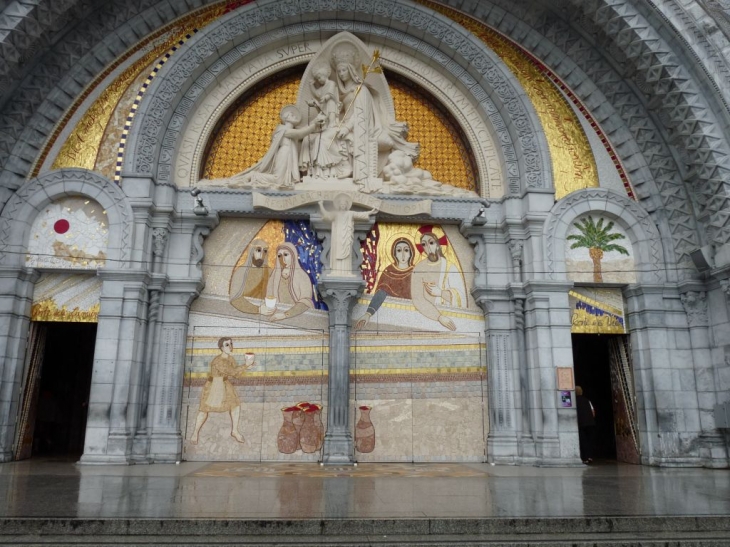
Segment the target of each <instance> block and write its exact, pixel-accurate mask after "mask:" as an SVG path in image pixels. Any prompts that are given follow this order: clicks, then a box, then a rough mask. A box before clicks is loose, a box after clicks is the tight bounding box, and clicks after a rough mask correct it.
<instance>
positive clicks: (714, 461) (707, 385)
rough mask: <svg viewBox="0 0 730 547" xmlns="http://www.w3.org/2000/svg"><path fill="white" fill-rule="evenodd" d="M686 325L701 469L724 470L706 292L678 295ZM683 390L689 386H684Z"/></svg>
mask: <svg viewBox="0 0 730 547" xmlns="http://www.w3.org/2000/svg"><path fill="white" fill-rule="evenodd" d="M679 298H680V301H681V302H682V306H683V307H684V311H685V313H686V314H687V324H688V326H689V342H690V346H691V348H692V365H693V367H694V380H695V386H694V387H695V388H696V390H697V406H698V409H699V426H700V430H701V431H700V457H701V458H702V460H703V465H704V466H705V467H727V466H728V454H727V449H726V447H725V439H724V438H723V436H722V435H721V434H720V432H719V431H718V430H717V429H716V428H715V417H714V408H715V405H716V404H717V403H718V400H717V387H716V385H715V373H714V370H713V368H714V367H713V366H712V350H711V348H710V330H709V314H708V306H707V293H706V292H705V291H701V290H688V291H685V292H681V293H680V295H679ZM684 387H685V388H688V387H691V386H684Z"/></svg>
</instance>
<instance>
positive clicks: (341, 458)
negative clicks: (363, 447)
mask: <svg viewBox="0 0 730 547" xmlns="http://www.w3.org/2000/svg"><path fill="white" fill-rule="evenodd" d="M322 463H324V464H325V465H352V464H354V463H355V459H354V456H353V442H352V435H350V433H349V432H344V433H342V432H341V433H333V434H329V433H327V434H326V435H325V436H324V450H323V451H322Z"/></svg>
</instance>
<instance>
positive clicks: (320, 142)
mask: <svg viewBox="0 0 730 547" xmlns="http://www.w3.org/2000/svg"><path fill="white" fill-rule="evenodd" d="M280 117H281V124H280V125H278V126H277V128H276V129H275V130H274V133H273V135H272V138H271V146H270V147H269V150H268V152H266V154H265V155H264V157H263V158H262V159H261V161H259V162H258V163H257V164H255V165H253V166H252V167H250V168H248V169H246V170H245V171H242V172H240V173H238V174H236V175H233V176H232V177H230V178H225V179H214V180H201V181H200V183H199V184H200V185H216V186H227V187H231V188H244V189H262V190H263V189H269V190H302V191H311V190H345V191H349V192H361V193H365V194H373V193H381V194H401V195H445V196H468V197H478V196H477V194H476V193H475V192H472V191H468V190H463V189H460V188H456V187H454V186H451V185H449V184H445V183H442V182H439V181H436V180H433V177H432V176H431V173H430V172H429V171H426V170H424V169H420V168H418V167H415V166H414V165H413V163H414V161H415V160H416V159H417V158H418V155H419V151H420V146H419V144H418V143H413V142H408V140H407V137H408V124H407V123H405V122H400V121H397V120H396V119H395V111H394V107H393V100H392V97H391V94H390V89H389V87H388V83H387V82H386V80H385V76H383V73H382V69H381V67H380V64H379V52H378V50H375V51H374V52H370V51H369V50H368V48H367V47H366V46H365V44H364V43H363V42H362V41H361V40H360V39H358V38H357V37H355V36H354V35H352V34H350V33H349V32H341V33H339V34H336V35H335V36H333V37H332V38H330V39H329V40H328V41H327V42H326V43H325V44H324V45H323V46H322V49H321V50H320V51H319V52H318V53H317V55H316V56H315V57H314V58H313V59H312V60H311V62H310V63H309V65H308V66H307V69H306V70H305V72H304V76H303V77H302V82H301V84H300V87H299V93H298V95H297V104H296V105H287V106H285V107H284V108H283V109H282V110H281V115H280ZM305 118H306V119H307V120H312V121H311V123H309V124H308V125H302V124H301V122H302V120H303V119H305Z"/></svg>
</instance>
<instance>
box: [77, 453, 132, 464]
mask: <svg viewBox="0 0 730 547" xmlns="http://www.w3.org/2000/svg"><path fill="white" fill-rule="evenodd" d="M78 463H79V464H80V465H131V464H132V463H133V462H132V460H131V458H130V457H129V456H123V455H114V454H84V455H83V456H81V459H80V460H79V461H78Z"/></svg>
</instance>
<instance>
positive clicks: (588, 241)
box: [567, 216, 629, 283]
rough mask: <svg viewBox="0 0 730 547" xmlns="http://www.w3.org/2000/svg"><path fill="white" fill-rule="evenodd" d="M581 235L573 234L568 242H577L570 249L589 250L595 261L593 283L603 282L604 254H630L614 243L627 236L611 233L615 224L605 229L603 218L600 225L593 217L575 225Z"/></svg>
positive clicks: (608, 225) (611, 223)
mask: <svg viewBox="0 0 730 547" xmlns="http://www.w3.org/2000/svg"><path fill="white" fill-rule="evenodd" d="M573 226H575V227H576V228H577V229H578V231H580V234H572V235H569V236H568V237H567V239H568V240H571V241H575V243H573V244H572V245H571V246H570V248H571V249H579V248H582V247H584V248H586V249H588V254H589V255H590V257H591V260H592V261H593V281H594V282H595V283H602V282H603V274H602V272H601V259H602V258H603V255H604V253H606V252H610V251H616V252H617V253H621V254H623V255H627V256H628V254H629V251H627V250H626V249H625V248H624V247H622V246H621V245H617V244H615V243H612V242H613V241H616V240H618V239H626V236H624V235H623V234H620V233H618V232H614V233H611V229H613V222H609V223H608V224H607V225H606V226H605V227H604V226H603V217H601V218H599V219H598V223H596V222H594V220H593V217H590V216H589V217H586V218H584V219H582V220H579V221H578V222H576V223H575V224H573Z"/></svg>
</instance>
